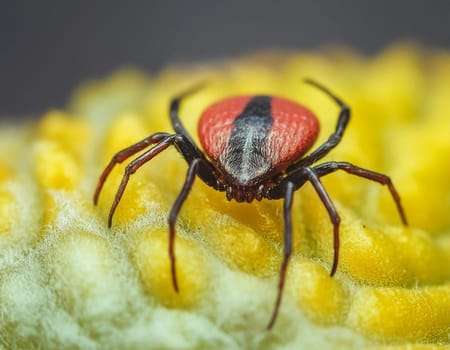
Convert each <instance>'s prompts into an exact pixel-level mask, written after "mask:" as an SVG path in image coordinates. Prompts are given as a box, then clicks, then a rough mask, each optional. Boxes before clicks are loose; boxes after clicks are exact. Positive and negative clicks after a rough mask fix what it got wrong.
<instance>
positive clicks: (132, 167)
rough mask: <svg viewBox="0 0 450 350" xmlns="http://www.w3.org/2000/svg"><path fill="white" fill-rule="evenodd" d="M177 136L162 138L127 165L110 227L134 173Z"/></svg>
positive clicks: (110, 213)
mask: <svg viewBox="0 0 450 350" xmlns="http://www.w3.org/2000/svg"><path fill="white" fill-rule="evenodd" d="M176 136H177V135H171V136H168V137H166V138H164V139H162V141H160V142H159V143H158V144H157V145H156V146H154V147H153V148H151V149H149V150H148V151H147V152H145V153H144V154H142V155H140V156H139V157H137V158H136V159H135V160H133V161H132V162H131V163H130V164H128V165H127V167H126V168H125V173H124V175H123V177H122V182H121V183H120V185H119V188H118V190H117V192H116V196H115V197H114V202H113V204H112V206H111V209H110V210H109V215H108V227H111V224H112V218H113V215H114V212H115V210H116V208H117V205H118V204H119V202H120V199H121V198H122V195H123V192H124V191H125V188H126V186H127V183H128V180H129V179H130V176H131V175H132V174H134V173H135V172H136V170H138V169H139V168H140V167H141V166H143V165H144V164H145V163H147V162H148V161H150V160H151V159H152V158H153V157H154V156H156V155H157V154H159V153H160V152H162V151H164V150H165V149H166V148H167V147H169V146H170V145H172V144H173V143H174V142H175V140H176Z"/></svg>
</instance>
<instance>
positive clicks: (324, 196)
mask: <svg viewBox="0 0 450 350" xmlns="http://www.w3.org/2000/svg"><path fill="white" fill-rule="evenodd" d="M304 171H305V172H306V174H307V176H308V180H309V182H311V184H312V185H313V187H314V189H315V190H316V192H317V194H318V195H319V197H320V200H321V201H322V203H323V204H324V205H325V208H326V209H327V211H328V215H330V220H331V222H332V224H333V247H334V258H333V266H332V267H331V272H330V276H333V275H334V274H335V273H336V269H337V266H338V260H339V224H340V222H341V218H340V216H339V214H338V212H337V210H336V207H335V206H334V204H333V202H332V201H331V198H330V196H329V195H328V193H327V191H326V190H325V187H324V186H323V184H322V182H321V181H320V179H319V175H318V174H316V172H315V169H311V168H305V169H304Z"/></svg>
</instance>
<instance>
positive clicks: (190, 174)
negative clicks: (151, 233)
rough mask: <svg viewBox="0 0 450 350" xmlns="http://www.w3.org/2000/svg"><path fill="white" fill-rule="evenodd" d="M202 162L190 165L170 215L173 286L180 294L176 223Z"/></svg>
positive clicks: (198, 160)
mask: <svg viewBox="0 0 450 350" xmlns="http://www.w3.org/2000/svg"><path fill="white" fill-rule="evenodd" d="M200 161H201V159H198V158H197V159H194V160H193V161H192V162H191V164H189V169H188V171H187V174H186V180H185V181H184V185H183V188H182V189H181V191H180V193H179V194H178V197H177V199H176V200H175V203H174V204H173V206H172V209H171V210H170V214H169V257H170V264H171V272H172V284H173V288H174V289H175V291H176V292H178V290H179V289H178V280H177V272H176V265H175V223H176V220H177V217H178V213H179V212H180V209H181V206H182V205H183V203H184V201H185V200H186V198H187V196H188V195H189V192H190V190H191V188H192V185H193V183H194V180H195V175H196V173H197V168H198V165H199V164H200Z"/></svg>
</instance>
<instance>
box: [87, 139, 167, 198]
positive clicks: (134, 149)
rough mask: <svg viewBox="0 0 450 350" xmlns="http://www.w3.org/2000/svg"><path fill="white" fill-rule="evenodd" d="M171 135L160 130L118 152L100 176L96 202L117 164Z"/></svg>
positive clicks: (95, 196)
mask: <svg viewBox="0 0 450 350" xmlns="http://www.w3.org/2000/svg"><path fill="white" fill-rule="evenodd" d="M169 136H171V135H170V134H168V133H165V132H159V133H156V134H153V135H150V136H148V137H146V138H145V139H143V140H142V141H139V142H137V143H135V144H134V145H132V146H130V147H127V148H125V149H123V150H121V151H120V152H118V153H116V154H115V155H114V156H113V157H112V159H111V161H110V162H109V164H108V165H107V166H106V168H105V169H104V170H103V173H102V174H101V175H100V178H99V180H98V183H97V187H96V189H95V193H94V204H97V202H98V196H99V195H100V191H101V190H102V187H103V184H104V183H105V181H106V179H107V178H108V175H109V173H110V172H111V170H112V169H113V168H114V166H115V165H116V164H120V163H122V162H123V161H124V160H126V159H128V158H129V157H131V156H132V155H134V154H136V153H138V152H139V151H142V150H143V149H144V148H146V147H148V146H150V145H152V144H154V143H158V142H160V141H162V140H164V139H165V138H167V137H169Z"/></svg>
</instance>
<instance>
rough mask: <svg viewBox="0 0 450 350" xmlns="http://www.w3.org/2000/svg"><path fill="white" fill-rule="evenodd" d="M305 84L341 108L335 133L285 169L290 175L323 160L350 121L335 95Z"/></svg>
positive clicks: (319, 87) (344, 106)
mask: <svg viewBox="0 0 450 350" xmlns="http://www.w3.org/2000/svg"><path fill="white" fill-rule="evenodd" d="M305 82H306V83H307V84H310V85H313V86H315V87H316V88H318V89H319V90H322V91H323V92H324V93H325V94H327V95H328V96H329V97H331V98H332V99H333V100H334V101H335V102H336V103H337V104H338V105H339V107H340V108H341V111H340V112H339V118H338V121H337V124H336V129H335V131H334V132H333V133H332V134H331V135H330V137H329V138H328V140H327V141H326V142H325V143H324V144H322V145H321V146H320V147H319V148H317V149H316V150H314V151H313V152H311V153H310V154H309V155H307V156H306V157H305V158H303V159H301V160H300V161H298V162H297V163H295V164H293V165H291V166H290V167H288V168H287V172H288V173H291V172H292V171H295V170H296V169H299V168H303V167H308V166H310V165H311V164H313V163H315V162H317V160H319V159H321V158H323V157H324V156H325V155H326V154H327V153H328V152H330V151H331V150H332V149H333V148H334V147H336V145H337V144H338V143H339V142H340V141H341V139H342V135H343V134H344V131H345V128H346V127H347V124H348V121H349V120H350V108H349V107H348V106H347V105H346V104H345V103H344V102H343V101H342V100H341V99H339V98H338V97H337V96H336V95H334V94H333V93H332V92H331V91H330V90H328V89H327V88H326V87H324V86H322V85H320V84H319V83H317V82H315V81H313V80H310V79H306V80H305Z"/></svg>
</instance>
